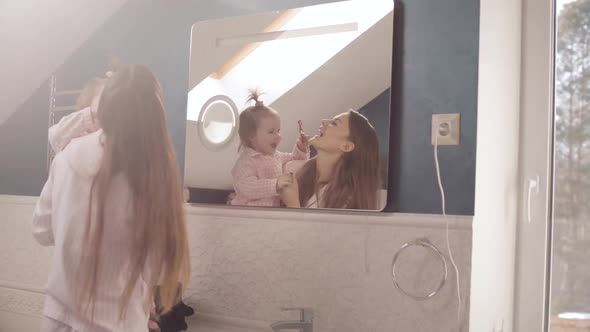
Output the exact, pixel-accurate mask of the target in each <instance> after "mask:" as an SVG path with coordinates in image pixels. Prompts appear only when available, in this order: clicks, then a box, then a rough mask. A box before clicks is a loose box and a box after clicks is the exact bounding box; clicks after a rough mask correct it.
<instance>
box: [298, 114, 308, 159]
mask: <svg viewBox="0 0 590 332" xmlns="http://www.w3.org/2000/svg"><path fill="white" fill-rule="evenodd" d="M297 124H298V125H299V138H298V139H297V148H298V149H299V150H301V151H303V152H307V147H308V146H309V136H307V135H305V131H303V122H302V121H301V120H299V121H297Z"/></svg>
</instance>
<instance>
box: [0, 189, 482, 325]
mask: <svg viewBox="0 0 590 332" xmlns="http://www.w3.org/2000/svg"><path fill="white" fill-rule="evenodd" d="M35 199H36V198H34V197H24V198H22V197H13V196H0V216H1V217H0V253H1V254H0V264H1V265H2V269H1V270H0V332H5V331H6V332H8V331H10V332H13V331H19V332H28V331H37V330H36V328H37V327H38V324H39V317H40V310H41V308H42V303H43V295H42V294H39V293H38V292H40V290H42V289H43V285H44V284H45V279H46V277H47V271H48V267H49V259H50V255H51V250H50V249H47V248H42V247H40V246H38V245H37V244H36V243H34V241H33V239H32V236H31V235H30V217H31V214H32V211H33V204H34V202H35ZM187 213H188V226H189V227H188V231H189V235H190V244H191V257H192V279H191V285H190V287H189V290H188V292H187V294H186V297H187V299H186V301H187V303H189V304H190V305H193V306H194V307H195V309H196V310H197V311H198V315H197V317H195V318H193V319H192V320H191V322H190V324H191V328H192V329H194V330H198V331H203V332H208V331H226V332H227V331H241V332H254V331H257V332H261V331H269V330H270V329H269V328H268V325H269V324H270V322H273V321H276V320H281V319H289V318H291V319H293V318H296V315H295V314H293V313H291V314H289V313H282V312H280V310H279V308H281V307H290V306H309V307H312V308H313V309H315V312H316V317H315V320H314V328H315V329H314V331H317V332H336V331H338V332H347V331H350V332H360V331H362V332H386V331H387V332H390V331H412V332H432V331H458V329H457V327H456V325H455V319H456V310H457V300H456V298H455V293H456V289H455V283H454V278H455V274H454V270H453V269H452V268H451V267H450V266H449V277H448V278H449V279H448V281H447V282H446V284H445V286H444V287H443V288H442V290H441V292H440V293H439V294H438V295H436V296H435V297H434V298H432V299H431V300H428V301H415V300H412V299H410V298H408V297H406V296H404V295H402V294H401V293H400V292H399V291H398V290H397V289H396V288H395V287H394V286H393V283H392V280H391V278H390V273H391V261H392V258H393V256H394V254H395V253H396V252H397V250H398V249H399V248H400V247H401V246H402V245H403V244H404V243H405V242H408V241H412V240H415V239H416V238H425V237H426V238H428V239H430V241H431V242H432V243H433V244H434V245H435V246H437V247H438V248H439V249H440V250H441V251H442V252H443V253H444V254H445V256H446V255H447V251H446V244H445V236H444V234H445V233H444V227H445V223H444V219H443V218H442V217H440V216H430V215H395V214H385V213H383V214H371V215H367V214H358V213H357V214H352V213H339V214H334V213H320V212H315V211H314V212H307V211H306V212H299V211H288V212H286V211H265V212H264V213H261V212H260V211H258V210H251V209H226V208H211V207H187ZM449 221H450V241H451V248H452V250H453V253H454V255H455V259H456V261H457V264H458V266H459V271H460V276H461V279H462V280H463V281H464V282H463V283H462V285H461V293H462V295H463V308H462V312H463V313H467V312H468V310H467V308H468V306H469V277H468V276H469V274H470V267H471V262H470V257H471V254H470V252H471V250H470V248H471V227H470V226H471V218H470V217H449ZM406 253H407V255H402V256H401V257H400V265H399V267H400V270H398V271H399V272H400V275H402V276H404V275H409V276H410V277H412V276H413V275H414V274H415V275H417V276H419V277H416V278H414V280H413V282H410V283H409V284H406V285H408V286H409V287H416V288H415V290H417V291H424V285H429V286H433V285H434V284H436V283H437V281H438V280H439V279H438V278H439V277H440V274H441V273H442V270H441V269H440V265H439V263H438V261H437V258H436V256H434V255H432V254H430V253H429V252H425V251H424V250H421V249H420V248H418V249H416V248H414V249H413V250H408V251H407V252H406ZM447 259H448V258H447ZM404 280H406V281H408V279H404ZM468 320H469V318H468V316H467V315H464V316H463V317H462V326H463V331H465V329H466V328H467V325H468ZM473 331H476V330H473Z"/></svg>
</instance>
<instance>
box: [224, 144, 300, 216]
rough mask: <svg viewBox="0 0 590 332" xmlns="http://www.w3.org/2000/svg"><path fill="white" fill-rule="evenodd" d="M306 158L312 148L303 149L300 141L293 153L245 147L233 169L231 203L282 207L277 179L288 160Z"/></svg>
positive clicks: (294, 147)
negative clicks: (267, 153)
mask: <svg viewBox="0 0 590 332" xmlns="http://www.w3.org/2000/svg"><path fill="white" fill-rule="evenodd" d="M307 159H309V149H308V151H301V150H299V148H297V144H295V146H293V152H291V153H287V152H279V151H276V152H275V153H274V154H273V155H264V154H262V153H260V152H257V151H255V150H254V149H251V148H248V147H243V148H242V152H241V153H240V156H239V158H238V160H237V161H236V164H235V166H234V168H233V169H232V171H231V174H232V177H233V181H234V189H235V191H236V197H234V199H233V200H232V201H231V205H254V206H280V205H281V199H280V197H279V193H278V192H277V178H278V177H279V176H280V175H282V174H283V172H284V170H283V167H284V166H285V163H287V162H289V161H291V160H307Z"/></svg>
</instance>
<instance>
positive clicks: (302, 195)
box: [281, 111, 381, 210]
mask: <svg viewBox="0 0 590 332" xmlns="http://www.w3.org/2000/svg"><path fill="white" fill-rule="evenodd" d="M309 144H310V145H311V146H313V147H314V148H315V149H316V151H317V155H316V156H315V157H313V158H312V159H310V160H309V161H307V162H306V163H305V164H304V165H303V167H302V168H301V169H300V170H299V171H298V172H297V173H296V175H295V177H294V178H293V182H292V183H291V184H290V185H288V186H287V187H286V188H284V189H283V190H282V191H281V199H282V200H283V203H284V204H285V205H287V207H310V208H334V209H363V210H375V209H378V208H379V203H380V199H379V190H380V186H381V177H380V174H381V172H380V163H379V142H378V139H377V133H376V132H375V128H374V127H373V126H372V125H371V123H370V122H369V120H367V118H366V117H364V116H363V115H362V114H360V113H358V112H356V111H349V112H345V113H342V114H340V115H337V116H336V117H334V118H333V119H326V120H323V121H322V124H321V127H320V129H319V134H318V135H315V136H314V137H312V138H311V139H309Z"/></svg>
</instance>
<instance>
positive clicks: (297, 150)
mask: <svg viewBox="0 0 590 332" xmlns="http://www.w3.org/2000/svg"><path fill="white" fill-rule="evenodd" d="M279 153H280V156H281V163H282V164H283V165H285V163H287V162H289V161H291V160H308V159H309V145H306V144H305V143H303V141H302V139H301V137H300V138H298V139H297V141H296V142H295V144H294V145H293V151H291V152H279Z"/></svg>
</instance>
